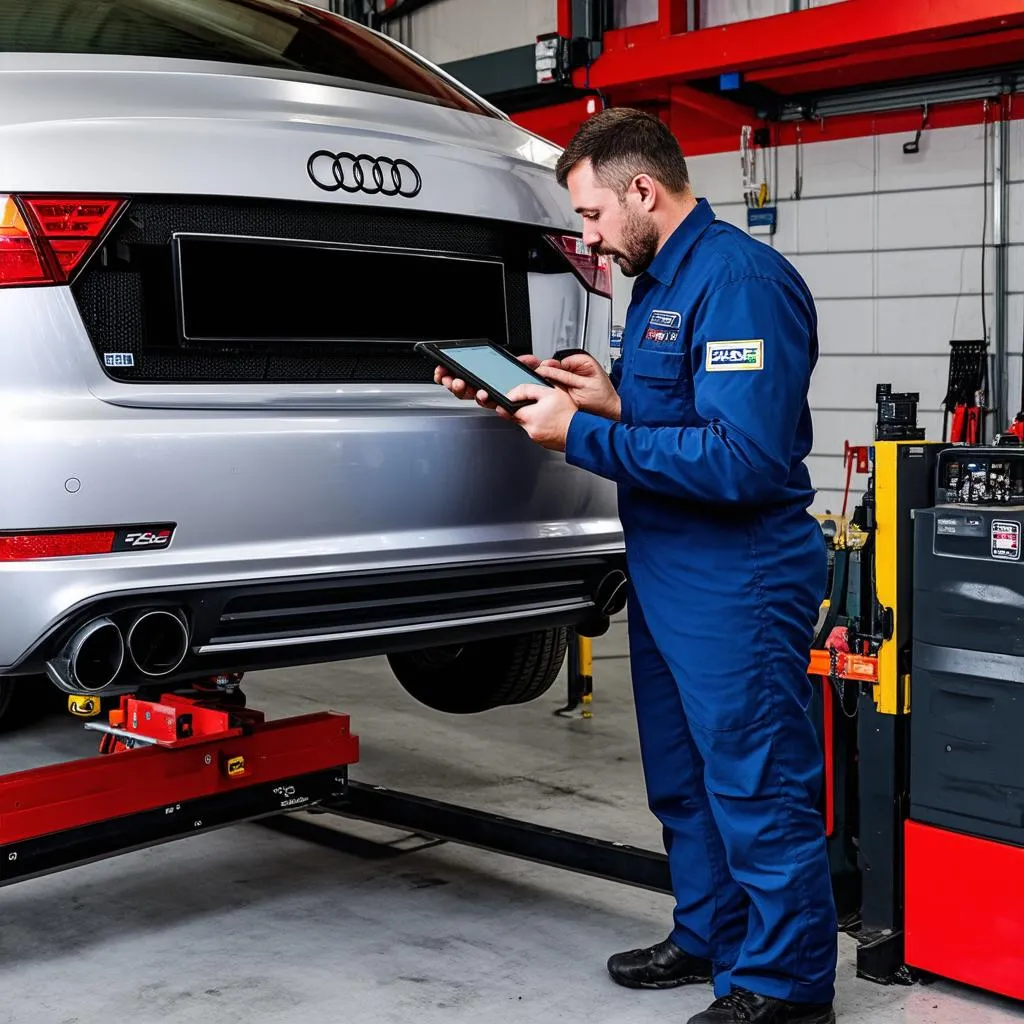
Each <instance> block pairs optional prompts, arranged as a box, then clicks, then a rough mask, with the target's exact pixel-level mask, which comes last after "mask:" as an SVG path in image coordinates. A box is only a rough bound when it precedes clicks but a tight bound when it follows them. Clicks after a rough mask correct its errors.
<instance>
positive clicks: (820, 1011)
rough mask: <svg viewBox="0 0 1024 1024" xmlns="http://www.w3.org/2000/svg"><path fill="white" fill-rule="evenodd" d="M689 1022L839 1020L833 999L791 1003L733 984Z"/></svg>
mask: <svg viewBox="0 0 1024 1024" xmlns="http://www.w3.org/2000/svg"><path fill="white" fill-rule="evenodd" d="M690 1024H836V1015H835V1011H834V1010H833V1009H832V1004H831V1003H788V1002H786V1000H784V999H770V998H768V997H767V996H759V995H756V994H755V993H753V992H748V991H747V990H746V989H745V988H734V989H733V990H732V991H731V992H730V993H729V994H728V995H727V996H722V998H721V999H716V1000H715V1001H714V1002H713V1003H712V1004H711V1005H710V1006H709V1007H708V1008H707V1009H706V1010H705V1011H704V1012H703V1013H698V1014H697V1016H696V1017H691V1018H690Z"/></svg>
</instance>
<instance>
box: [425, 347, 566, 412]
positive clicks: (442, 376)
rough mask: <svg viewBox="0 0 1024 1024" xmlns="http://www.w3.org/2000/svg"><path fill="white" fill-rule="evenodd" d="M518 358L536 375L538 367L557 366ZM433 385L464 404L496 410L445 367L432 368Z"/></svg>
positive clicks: (481, 393) (484, 394) (482, 393)
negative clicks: (442, 387) (441, 387)
mask: <svg viewBox="0 0 1024 1024" xmlns="http://www.w3.org/2000/svg"><path fill="white" fill-rule="evenodd" d="M518 358H519V362H521V363H522V364H523V365H524V366H527V367H529V368H530V369H531V370H534V371H536V372H538V373H539V372H540V371H539V369H538V367H541V366H553V367H557V366H558V361H557V360H555V359H546V360H545V361H544V362H543V363H542V362H541V361H540V360H539V359H538V358H537V357H536V356H519V357H518ZM434 383H435V384H441V385H443V386H444V387H446V388H447V389H448V390H449V391H450V392H451V393H452V394H453V395H454V396H455V397H456V398H461V399H462V400H463V401H464V402H476V404H477V405H479V406H481V407H482V408H484V409H492V410H493V409H497V408H498V407H497V406H496V405H495V404H494V402H493V401H492V399H491V396H490V395H488V394H487V392H486V391H474V390H473V389H472V388H471V387H470V386H469V385H468V384H467V383H466V382H465V381H464V380H460V379H459V378H458V377H455V376H453V374H452V371H451V370H449V369H448V368H447V367H445V366H437V367H435V368H434Z"/></svg>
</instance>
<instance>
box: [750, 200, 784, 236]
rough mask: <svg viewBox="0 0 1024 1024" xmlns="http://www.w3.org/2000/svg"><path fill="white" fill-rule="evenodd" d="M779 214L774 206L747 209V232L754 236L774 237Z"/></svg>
mask: <svg viewBox="0 0 1024 1024" xmlns="http://www.w3.org/2000/svg"><path fill="white" fill-rule="evenodd" d="M777 224H778V212H777V208H776V207H774V206H754V207H748V208H747V231H748V232H749V233H750V234H752V235H774V234H775V228H776V225H777Z"/></svg>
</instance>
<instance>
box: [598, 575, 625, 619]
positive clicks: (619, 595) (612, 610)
mask: <svg viewBox="0 0 1024 1024" xmlns="http://www.w3.org/2000/svg"><path fill="white" fill-rule="evenodd" d="M628 593H629V578H628V577H627V576H626V574H625V573H624V572H623V571H622V570H621V569H614V570H613V571H612V572H610V573H608V574H607V575H606V576H604V577H603V579H602V580H601V582H600V583H598V585H597V589H596V590H595V591H594V607H595V608H596V609H597V610H598V612H600V614H602V615H618V613H619V612H621V611H622V609H623V608H625V607H626V598H627V596H628Z"/></svg>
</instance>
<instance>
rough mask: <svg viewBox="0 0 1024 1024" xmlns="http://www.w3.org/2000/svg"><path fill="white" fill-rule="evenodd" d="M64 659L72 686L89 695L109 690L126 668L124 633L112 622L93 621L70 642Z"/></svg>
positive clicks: (62, 658)
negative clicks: (124, 667) (123, 667)
mask: <svg viewBox="0 0 1024 1024" xmlns="http://www.w3.org/2000/svg"><path fill="white" fill-rule="evenodd" d="M61 660H62V661H63V662H64V667H65V669H66V677H67V682H68V683H69V684H70V685H71V686H73V687H76V688H78V689H81V690H84V691H85V692H87V693H97V692H99V691H100V690H105V689H106V688H107V687H108V686H110V685H111V683H113V681H114V680H115V679H116V678H117V676H118V673H119V672H120V671H121V668H122V666H123V665H124V639H123V637H122V636H121V630H120V629H118V628H117V626H116V625H115V624H114V623H113V622H111V621H110V619H107V618H101V619H93V620H92V622H89V623H87V624H86V625H84V626H83V627H82V628H81V629H80V630H78V632H77V633H75V635H74V636H73V637H72V638H71V639H70V641H68V645H67V647H65V648H64V651H63V653H62V657H61Z"/></svg>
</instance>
